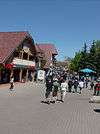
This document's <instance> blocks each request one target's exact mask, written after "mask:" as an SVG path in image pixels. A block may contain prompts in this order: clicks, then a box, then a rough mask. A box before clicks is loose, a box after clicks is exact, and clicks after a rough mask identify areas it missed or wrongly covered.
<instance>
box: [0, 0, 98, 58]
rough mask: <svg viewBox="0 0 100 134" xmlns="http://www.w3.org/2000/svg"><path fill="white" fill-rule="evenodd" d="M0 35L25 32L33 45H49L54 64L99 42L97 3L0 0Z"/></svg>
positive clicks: (58, 0)
mask: <svg viewBox="0 0 100 134" xmlns="http://www.w3.org/2000/svg"><path fill="white" fill-rule="evenodd" d="M0 31H29V32H30V34H31V35H32V37H33V39H34V40H35V42H37V43H53V44H55V46H56V47H57V49H58V52H59V56H58V60H62V59H63V58H64V57H65V56H69V57H73V56H74V54H75V52H76V51H78V50H80V49H81V48H82V47H83V44H84V42H86V43H87V45H90V44H91V43H92V41H93V40H100V1H99V0H0Z"/></svg>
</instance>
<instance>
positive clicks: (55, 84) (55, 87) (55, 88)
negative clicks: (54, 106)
mask: <svg viewBox="0 0 100 134" xmlns="http://www.w3.org/2000/svg"><path fill="white" fill-rule="evenodd" d="M59 88H60V84H59V82H58V79H57V78H55V79H54V82H53V92H52V96H53V100H54V101H53V102H54V103H55V102H56V100H58V90H59Z"/></svg>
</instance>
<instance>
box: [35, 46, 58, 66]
mask: <svg viewBox="0 0 100 134" xmlns="http://www.w3.org/2000/svg"><path fill="white" fill-rule="evenodd" d="M37 45H38V46H39V49H41V50H42V51H43V52H44V54H45V57H46V60H47V62H46V65H45V68H48V67H49V66H50V64H51V63H52V59H51V57H52V55H57V54H58V52H57V49H56V48H55V46H54V45H53V44H37Z"/></svg>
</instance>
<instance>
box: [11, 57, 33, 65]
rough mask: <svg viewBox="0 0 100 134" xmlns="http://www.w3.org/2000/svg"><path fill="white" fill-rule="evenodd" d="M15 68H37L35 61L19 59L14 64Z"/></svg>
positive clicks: (14, 60) (15, 59)
mask: <svg viewBox="0 0 100 134" xmlns="http://www.w3.org/2000/svg"><path fill="white" fill-rule="evenodd" d="M12 63H13V64H14V67H35V62H34V61H28V60H22V59H18V58H14V59H13V62H12Z"/></svg>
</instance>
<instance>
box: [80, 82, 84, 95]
mask: <svg viewBox="0 0 100 134" xmlns="http://www.w3.org/2000/svg"><path fill="white" fill-rule="evenodd" d="M83 87H84V82H83V81H82V80H80V81H79V89H80V92H79V93H80V94H81V92H82V89H83Z"/></svg>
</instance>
